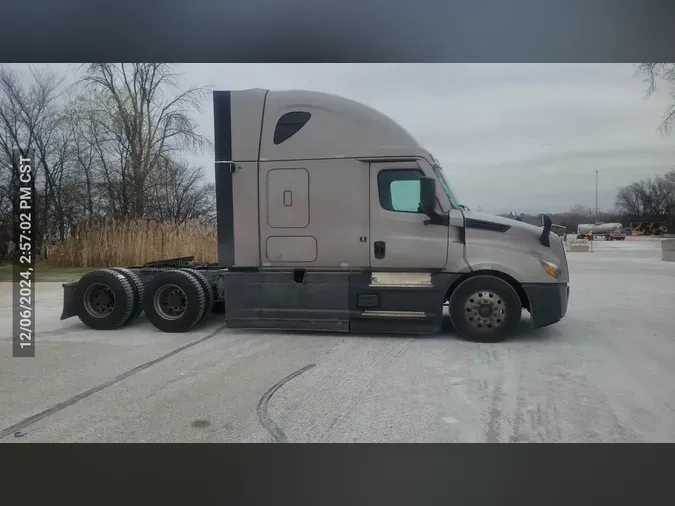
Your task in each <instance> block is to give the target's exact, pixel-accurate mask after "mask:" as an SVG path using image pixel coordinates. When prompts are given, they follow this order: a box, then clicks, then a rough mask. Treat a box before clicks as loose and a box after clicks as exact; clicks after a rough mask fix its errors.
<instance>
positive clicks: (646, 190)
mask: <svg viewBox="0 0 675 506" xmlns="http://www.w3.org/2000/svg"><path fill="white" fill-rule="evenodd" d="M673 173H674V172H672V171H671V173H669V174H668V175H665V176H657V177H655V178H648V179H643V180H641V181H635V182H633V183H631V184H629V185H628V186H625V187H623V188H620V189H619V191H618V192H617V200H616V205H617V208H618V209H619V210H620V211H621V212H622V213H623V214H624V215H625V216H626V217H628V218H630V220H631V221H658V220H667V219H668V217H669V216H670V215H672V214H673V212H675V184H673V179H675V177H674V176H673V175H672V174H673Z"/></svg>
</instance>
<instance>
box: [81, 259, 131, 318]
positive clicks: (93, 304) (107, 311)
mask: <svg viewBox="0 0 675 506" xmlns="http://www.w3.org/2000/svg"><path fill="white" fill-rule="evenodd" d="M77 299H78V308H77V316H78V318H79V319H80V320H81V321H82V323H84V324H85V325H86V326H87V327H90V328H92V329H95V330H113V329H116V328H119V327H121V326H122V325H124V324H125V323H127V321H129V318H130V317H131V314H132V311H133V309H134V291H133V288H132V286H131V283H130V282H129V280H128V279H127V278H126V277H125V276H124V275H123V274H122V273H120V272H116V271H114V270H112V269H103V270H98V271H92V272H89V273H87V274H85V275H84V277H82V279H81V280H80V281H79V282H78V284H77Z"/></svg>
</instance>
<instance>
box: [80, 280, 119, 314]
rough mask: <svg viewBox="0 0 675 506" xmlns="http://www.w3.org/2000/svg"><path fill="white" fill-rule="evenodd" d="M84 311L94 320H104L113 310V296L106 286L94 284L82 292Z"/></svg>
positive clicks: (110, 289)
mask: <svg viewBox="0 0 675 506" xmlns="http://www.w3.org/2000/svg"><path fill="white" fill-rule="evenodd" d="M84 309H85V310H86V311H87V313H89V315H91V316H93V317H94V318H106V317H108V316H110V313H112V312H113V310H114V309H115V294H114V293H113V291H112V288H110V287H109V286H108V285H106V284H104V283H94V284H92V285H89V286H88V287H87V289H86V290H85V292H84Z"/></svg>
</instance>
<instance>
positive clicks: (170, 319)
mask: <svg viewBox="0 0 675 506" xmlns="http://www.w3.org/2000/svg"><path fill="white" fill-rule="evenodd" d="M205 311H206V293H204V289H203V288H202V285H201V283H200V281H199V280H198V279H197V278H196V277H195V276H194V275H193V274H191V273H189V272H186V271H184V270H171V271H167V272H164V273H162V274H160V275H159V276H157V277H156V278H155V279H153V280H152V281H151V282H150V284H149V285H148V289H147V292H146V298H145V315H146V316H147V318H148V320H149V321H150V323H152V324H153V325H154V326H155V327H156V328H158V329H159V330H161V331H163V332H187V331H188V330H190V329H191V328H192V327H194V326H195V325H196V324H197V323H199V322H200V321H201V319H202V317H203V316H204V313H205Z"/></svg>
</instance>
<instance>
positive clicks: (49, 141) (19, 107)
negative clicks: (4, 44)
mask: <svg viewBox="0 0 675 506" xmlns="http://www.w3.org/2000/svg"><path fill="white" fill-rule="evenodd" d="M62 82H63V80H62V79H58V78H57V77H56V76H55V75H54V74H53V73H52V72H51V71H50V70H49V69H42V70H38V69H35V68H31V81H30V83H29V84H28V85H25V84H24V83H23V82H21V80H20V79H19V77H18V76H17V74H16V73H15V72H12V71H11V70H9V69H6V68H0V167H1V168H3V169H4V170H3V172H4V174H5V177H4V178H3V184H2V190H1V191H2V192H3V193H6V194H7V195H8V197H5V198H4V199H3V201H4V202H8V201H11V200H12V195H16V193H17V163H16V159H15V158H16V153H21V155H22V156H26V155H28V154H29V153H30V154H32V156H33V163H32V166H33V177H34V181H35V186H36V193H37V194H36V195H35V196H34V198H35V209H36V212H35V214H36V216H37V217H38V220H37V221H36V222H35V228H34V237H35V246H36V249H38V250H39V249H40V248H41V247H42V242H43V238H44V235H45V233H46V232H47V231H48V230H49V226H50V211H51V210H52V209H54V208H56V209H57V210H58V211H57V216H60V217H61V216H62V213H61V212H60V210H61V207H62V202H61V201H60V198H59V197H58V196H57V195H58V193H59V192H58V189H57V185H58V182H59V181H60V180H61V181H62V180H63V179H62V171H63V169H64V167H65V160H64V158H63V156H64V153H65V152H66V151H67V148H66V144H67V142H68V140H67V137H64V136H63V135H61V134H62V132H60V130H59V126H60V116H59V112H58V103H57V102H58V99H59V95H60V90H61V89H62ZM7 174H9V176H7ZM7 179H9V181H8V182H7ZM4 224H5V226H7V225H8V224H9V226H11V220H10V221H9V222H7V220H6V218H5V222H4Z"/></svg>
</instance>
